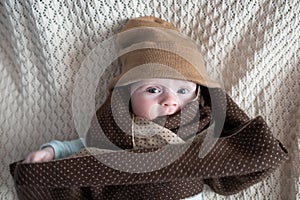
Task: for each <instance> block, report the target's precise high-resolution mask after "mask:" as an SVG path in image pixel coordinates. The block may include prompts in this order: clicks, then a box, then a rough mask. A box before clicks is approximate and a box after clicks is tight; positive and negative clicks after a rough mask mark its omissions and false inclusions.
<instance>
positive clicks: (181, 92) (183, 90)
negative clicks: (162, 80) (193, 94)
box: [177, 88, 189, 94]
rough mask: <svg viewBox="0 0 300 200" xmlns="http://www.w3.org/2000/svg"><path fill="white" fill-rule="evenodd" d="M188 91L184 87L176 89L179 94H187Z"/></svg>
mask: <svg viewBox="0 0 300 200" xmlns="http://www.w3.org/2000/svg"><path fill="white" fill-rule="evenodd" d="M188 92H189V90H188V89H186V88H182V89H180V90H178V91H177V93H179V94H187V93H188Z"/></svg>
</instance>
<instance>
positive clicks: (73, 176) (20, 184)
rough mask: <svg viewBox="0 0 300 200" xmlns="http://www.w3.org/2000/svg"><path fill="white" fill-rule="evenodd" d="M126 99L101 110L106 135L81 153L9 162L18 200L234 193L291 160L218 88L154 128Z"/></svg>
mask: <svg viewBox="0 0 300 200" xmlns="http://www.w3.org/2000/svg"><path fill="white" fill-rule="evenodd" d="M208 93H209V94H208ZM125 94H126V91H125V90H118V91H116V92H115V93H114V94H112V95H111V96H110V98H108V100H107V101H106V102H105V104H104V105H103V106H102V107H101V108H100V109H99V110H98V111H97V118H98V121H99V124H100V126H101V129H102V130H103V133H95V132H93V131H91V132H90V133H89V134H88V135H87V144H88V146H89V148H88V149H84V150H83V151H84V152H80V153H79V154H77V155H76V156H75V157H71V158H65V159H61V160H55V161H50V162H45V163H30V164H21V163H20V162H16V163H13V164H11V165H10V170H11V174H12V175H13V177H14V180H15V186H16V189H17V193H18V196H19V198H20V199H34V198H33V197H37V196H38V197H39V198H40V199H41V198H42V199H183V198H185V197H189V196H193V195H196V194H198V193H200V192H201V191H202V188H203V184H207V185H209V186H210V187H211V188H212V189H213V190H214V191H215V192H217V193H219V194H222V195H231V194H235V193H237V192H239V191H241V190H243V189H245V188H247V187H250V186H251V185H253V184H255V183H257V182H259V181H261V180H263V179H264V178H266V177H267V176H269V175H270V173H272V172H273V171H274V170H275V169H277V168H278V167H279V165H280V164H281V163H283V162H284V161H285V160H286V159H287V151H286V149H285V148H284V147H283V145H282V144H281V143H280V142H279V141H278V140H276V138H274V137H273V136H272V134H271V132H270V129H269V128H268V126H267V124H266V123H265V121H264V120H263V118H262V117H260V116H258V117H256V118H254V119H250V118H249V117H248V116H247V115H246V114H245V113H244V112H243V111H242V110H241V109H240V108H239V107H238V106H237V105H236V104H235V103H234V102H233V101H232V99H231V98H230V97H229V96H228V95H227V94H226V93H224V92H223V91H221V90H220V89H213V90H211V91H208V89H207V88H204V87H203V88H201V94H202V95H201V96H200V97H199V98H198V99H197V100H196V101H194V102H191V103H190V104H188V105H187V106H186V107H185V108H184V109H182V111H181V112H180V113H176V114H174V115H172V116H167V117H160V118H157V119H155V120H153V121H151V122H149V121H147V120H144V119H141V118H137V117H132V114H131V113H130V110H129V109H128V105H129V100H130V97H129V96H126V95H125ZM213 101H217V102H219V103H218V104H215V103H214V102H213ZM213 106H214V107H213ZM222 112H225V114H226V115H225V118H224V120H223V121H222V117H221V115H219V114H220V113H222ZM211 127H214V129H211ZM149 129H150V130H149ZM151 129H153V130H156V131H155V132H154V131H153V130H151ZM211 130H213V131H211ZM218 130H221V131H220V134H218V133H216V132H217V131H218ZM207 138H209V140H207ZM206 141H208V142H206ZM209 141H213V142H212V143H210V142H209ZM99 149H100V150H99ZM103 149H106V150H103Z"/></svg>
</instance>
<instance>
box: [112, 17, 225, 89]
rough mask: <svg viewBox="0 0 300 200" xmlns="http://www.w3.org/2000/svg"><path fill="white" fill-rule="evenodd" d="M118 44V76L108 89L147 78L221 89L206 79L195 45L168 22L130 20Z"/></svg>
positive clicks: (203, 66) (215, 83)
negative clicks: (187, 82) (119, 72)
mask: <svg viewBox="0 0 300 200" xmlns="http://www.w3.org/2000/svg"><path fill="white" fill-rule="evenodd" d="M118 40H119V45H120V52H119V59H120V62H121V74H120V75H118V76H116V77H114V78H113V79H112V81H111V82H110V85H109V88H110V89H113V87H115V86H124V85H128V84H131V83H134V82H137V81H141V80H144V79H148V78H172V79H180V80H186V81H192V82H195V83H198V84H200V85H204V86H207V87H220V85H219V83H217V82H216V81H214V80H212V79H211V78H210V77H209V76H208V74H207V72H206V69H205V65H204V60H203V57H202V55H201V53H200V52H199V50H198V47H197V45H196V44H195V43H194V42H192V41H191V40H190V39H189V38H188V37H186V36H184V35H182V34H181V33H180V32H179V31H178V29H177V28H176V27H175V26H173V25H172V24H170V23H169V22H167V21H164V20H162V19H160V18H156V17H152V16H146V17H139V18H135V19H131V20H129V21H128V22H127V23H126V24H125V26H124V28H123V29H122V31H121V32H120V33H119V37H118Z"/></svg>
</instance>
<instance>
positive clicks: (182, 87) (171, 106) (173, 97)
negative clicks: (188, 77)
mask: <svg viewBox="0 0 300 200" xmlns="http://www.w3.org/2000/svg"><path fill="white" fill-rule="evenodd" d="M196 90H197V85H196V84H195V83H193V82H189V81H182V80H175V79H156V78H155V79H146V80H143V81H140V82H137V83H134V84H132V86H131V94H132V96H131V107H132V111H133V113H134V114H135V115H137V116H139V117H143V118H145V119H148V120H153V119H155V118H156V117H159V116H165V115H172V114H174V113H176V112H178V111H179V110H181V109H182V108H183V107H184V106H185V105H186V104H187V103H189V102H191V101H192V100H193V99H194V98H195V97H196Z"/></svg>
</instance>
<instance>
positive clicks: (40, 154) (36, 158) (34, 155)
mask: <svg viewBox="0 0 300 200" xmlns="http://www.w3.org/2000/svg"><path fill="white" fill-rule="evenodd" d="M53 159H54V150H53V148H52V147H45V148H43V149H41V150H38V151H34V152H31V153H30V154H29V155H28V156H27V158H26V159H25V160H24V161H23V163H33V162H47V161H50V160H53Z"/></svg>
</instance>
